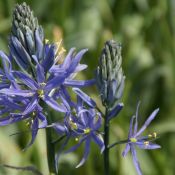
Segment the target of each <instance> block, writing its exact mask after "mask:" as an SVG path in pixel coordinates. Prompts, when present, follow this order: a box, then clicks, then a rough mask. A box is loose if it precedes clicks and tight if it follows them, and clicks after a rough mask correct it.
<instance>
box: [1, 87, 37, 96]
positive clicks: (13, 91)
mask: <svg viewBox="0 0 175 175" xmlns="http://www.w3.org/2000/svg"><path fill="white" fill-rule="evenodd" d="M0 93H2V94H6V95H10V96H13V95H17V96H22V97H31V96H33V95H34V94H35V92H32V91H30V90H18V89H1V90H0Z"/></svg>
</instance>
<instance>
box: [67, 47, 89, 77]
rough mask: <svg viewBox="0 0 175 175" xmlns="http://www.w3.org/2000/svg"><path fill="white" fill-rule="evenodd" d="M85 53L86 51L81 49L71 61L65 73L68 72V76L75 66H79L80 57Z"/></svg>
mask: <svg viewBox="0 0 175 175" xmlns="http://www.w3.org/2000/svg"><path fill="white" fill-rule="evenodd" d="M85 52H87V49H83V50H81V51H80V52H78V53H77V54H76V56H75V57H74V58H73V59H72V62H71V65H70V67H69V68H68V69H67V71H68V72H69V74H71V73H73V72H74V71H75V69H76V67H77V65H78V64H79V62H80V60H81V58H82V56H83V55H84V54H85Z"/></svg>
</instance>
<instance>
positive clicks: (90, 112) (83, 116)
mask: <svg viewBox="0 0 175 175" xmlns="http://www.w3.org/2000/svg"><path fill="white" fill-rule="evenodd" d="M73 91H74V92H75V93H76V94H77V104H75V112H74V113H69V115H68V116H65V120H64V123H61V124H60V123H56V124H55V126H54V128H55V130H56V131H57V132H58V133H59V134H65V135H66V136H67V138H68V139H70V138H74V139H75V140H76V141H77V142H78V143H77V144H76V145H75V146H73V147H71V148H70V149H69V150H68V151H66V152H67V153H68V152H72V151H75V150H76V149H77V148H78V147H80V146H81V144H82V143H84V144H85V148H84V155H83V158H82V160H81V161H80V163H79V164H78V165H77V166H76V168H78V167H80V166H81V165H83V164H84V162H85V161H86V159H87V157H88V155H89V152H90V143H91V141H94V142H95V143H96V144H97V145H98V146H99V148H100V150H101V153H102V152H103V151H104V142H103V138H102V135H101V134H100V131H99V129H100V127H101V125H102V117H101V114H100V113H99V112H97V111H96V109H95V106H96V103H95V102H94V101H93V100H92V99H91V98H90V97H89V96H88V95H87V94H85V93H84V92H82V91H81V90H80V89H78V88H73Z"/></svg>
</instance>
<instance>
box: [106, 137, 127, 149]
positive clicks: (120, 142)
mask: <svg viewBox="0 0 175 175" xmlns="http://www.w3.org/2000/svg"><path fill="white" fill-rule="evenodd" d="M127 142H128V139H126V140H120V141H117V142H114V143H113V144H111V145H108V149H111V148H113V147H114V146H116V145H119V144H125V143H127Z"/></svg>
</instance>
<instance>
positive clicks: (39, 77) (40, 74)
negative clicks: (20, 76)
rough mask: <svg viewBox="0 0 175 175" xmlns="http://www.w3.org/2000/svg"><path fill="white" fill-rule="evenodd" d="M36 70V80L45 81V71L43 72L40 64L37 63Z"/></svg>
mask: <svg viewBox="0 0 175 175" xmlns="http://www.w3.org/2000/svg"><path fill="white" fill-rule="evenodd" d="M36 71H37V81H38V83H43V82H45V72H44V69H43V67H42V66H41V65H40V64H37V67H36Z"/></svg>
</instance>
